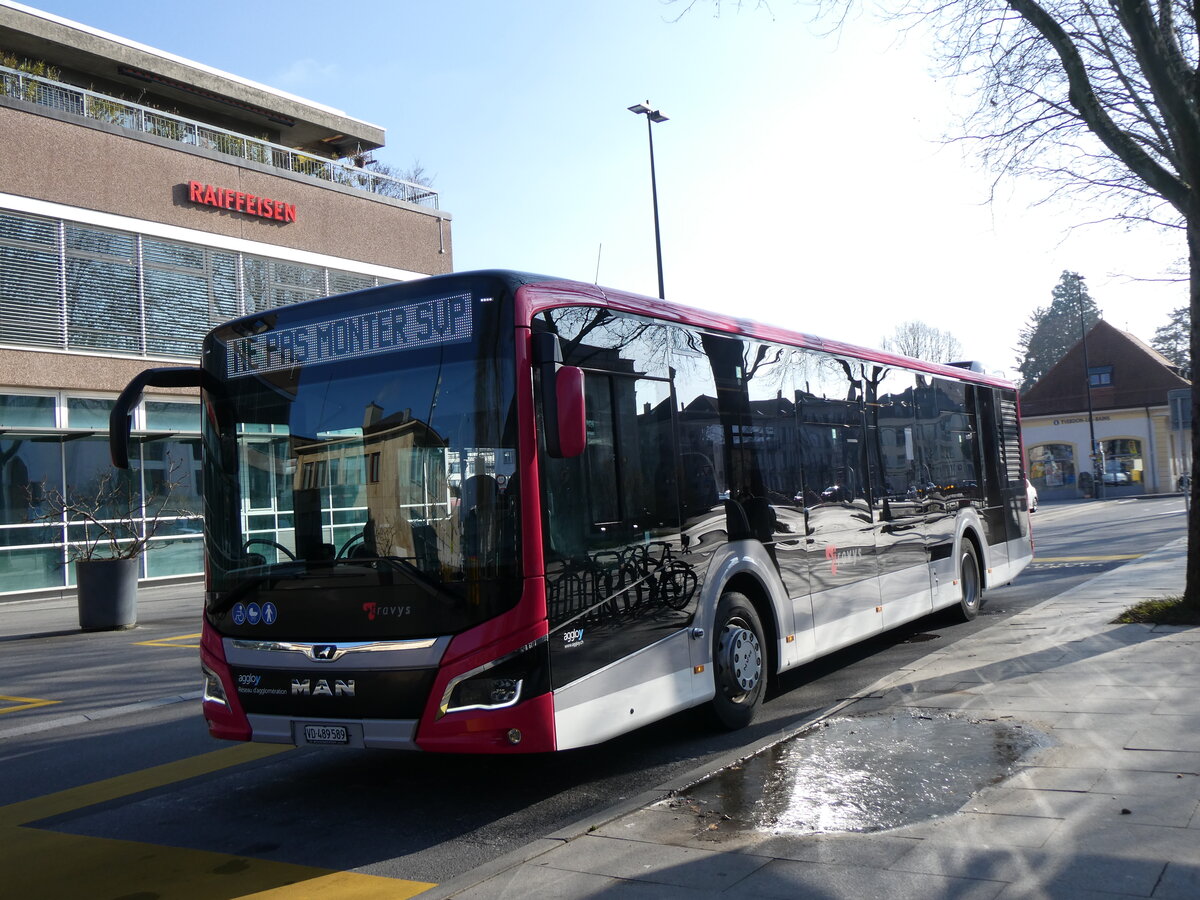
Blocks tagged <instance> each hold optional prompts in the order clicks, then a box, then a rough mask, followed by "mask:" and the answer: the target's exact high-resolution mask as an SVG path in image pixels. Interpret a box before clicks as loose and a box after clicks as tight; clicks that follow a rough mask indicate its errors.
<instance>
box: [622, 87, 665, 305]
mask: <svg viewBox="0 0 1200 900" xmlns="http://www.w3.org/2000/svg"><path fill="white" fill-rule="evenodd" d="M629 111H630V112H631V113H633V114H634V115H638V116H645V117H646V135H647V137H649V138H650V196H651V199H652V200H653V201H654V253H655V255H656V256H657V257H658V299H660V300H662V299H664V298H665V297H666V291H665V290H664V288H663V265H662V235H661V233H660V232H659V229H658V181H657V180H656V179H655V177H654V124H655V123H656V122H665V121H667V117H666V116H664V115H663V114H662V111H661V110H657V109H651V108H650V101H649V100H647V101H646V102H645V103H635V104H634V105H633V106H631V107H629Z"/></svg>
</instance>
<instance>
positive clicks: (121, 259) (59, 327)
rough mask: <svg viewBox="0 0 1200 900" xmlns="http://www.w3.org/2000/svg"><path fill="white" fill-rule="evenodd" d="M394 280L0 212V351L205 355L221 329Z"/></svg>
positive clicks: (21, 214)
mask: <svg viewBox="0 0 1200 900" xmlns="http://www.w3.org/2000/svg"><path fill="white" fill-rule="evenodd" d="M388 281H389V280H388V279H386V278H379V277H376V276H374V275H364V274H362V273H357V272H346V271H342V270H340V269H327V268H325V267H324V266H315V265H308V264H305V263H298V262H289V261H284V260H278V259H272V258H268V257H261V256H251V255H249V254H244V253H237V252H234V251H232V250H219V249H217V248H214V247H206V246H203V245H201V244H190V243H185V242H182V241H168V240H163V239H161V238H154V237H150V236H148V235H139V234H135V233H133V232H127V231H117V230H114V229H109V228H99V227H94V226H91V225H83V224H80V223H76V222H69V221H66V220H63V219H47V218H44V217H41V216H32V215H26V214H24V213H18V212H8V211H0V343H4V344H9V345H16V346H20V347H49V348H56V349H71V350H85V351H89V350H90V351H99V352H117V353H122V354H130V355H136V356H165V357H189V356H199V355H200V342H201V340H202V339H203V337H204V335H205V333H206V332H207V331H208V330H209V329H210V328H212V327H213V326H215V325H218V324H220V323H221V322H225V321H228V320H229V319H233V318H237V317H238V316H241V315H246V314H248V313H254V312H261V311H263V310H266V309H272V308H274V307H277V306H282V305H284V304H287V303H295V302H296V301H299V300H311V299H313V298H315V297H324V296H327V295H329V294H339V293H344V292H346V291H351V290H360V289H362V288H369V287H375V286H377V285H380V284H387V283H388Z"/></svg>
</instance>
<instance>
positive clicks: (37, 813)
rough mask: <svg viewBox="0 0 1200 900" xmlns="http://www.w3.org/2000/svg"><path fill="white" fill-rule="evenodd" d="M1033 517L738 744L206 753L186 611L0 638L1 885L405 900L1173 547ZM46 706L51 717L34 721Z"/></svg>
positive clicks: (702, 738) (1176, 504) (809, 682)
mask: <svg viewBox="0 0 1200 900" xmlns="http://www.w3.org/2000/svg"><path fill="white" fill-rule="evenodd" d="M1033 521H1034V536H1035V541H1036V546H1037V553H1038V559H1037V561H1036V562H1035V563H1034V565H1033V566H1031V567H1030V568H1029V569H1027V570H1026V572H1025V573H1023V574H1022V576H1021V577H1020V578H1018V579H1017V581H1016V582H1015V583H1014V584H1013V585H1010V586H1006V587H1002V588H997V589H994V590H991V591H989V592H988V595H987V602H986V605H985V606H984V609H983V613H982V614H981V615H980V616H979V618H978V619H976V620H975V621H974V622H971V623H966V624H951V623H950V621H949V619H948V618H947V617H945V616H931V617H927V618H925V619H922V620H920V621H918V622H915V623H912V624H911V625H909V626H907V627H904V628H901V629H898V630H897V631H894V632H891V633H889V634H887V635H884V636H882V637H880V638H877V639H875V640H872V641H868V642H866V643H864V644H862V645H859V646H858V647H855V648H852V649H850V650H847V651H843V652H841V653H838V654H836V655H835V656H832V657H829V658H827V659H825V660H821V661H818V662H816V663H813V664H810V665H808V666H805V667H802V668H801V669H800V670H797V671H793V672H790V673H787V674H786V675H785V676H784V677H783V678H782V679H781V683H780V684H779V685H778V686H776V688H775V689H774V690H773V691H772V692H771V694H770V696H769V697H768V700H767V702H766V704H765V705H764V707H763V710H762V715H761V717H760V719H759V720H758V721H756V722H755V724H754V725H753V726H752V727H750V728H748V729H746V730H744V731H740V732H736V733H733V734H728V733H718V732H714V731H713V730H712V729H711V728H710V727H709V725H708V723H707V720H706V719H705V717H704V716H703V715H700V714H697V713H695V712H693V713H686V714H683V715H679V716H675V717H673V718H671V719H669V720H667V721H664V722H660V723H658V724H656V725H653V726H651V727H649V728H645V729H643V730H641V731H639V732H637V733H635V734H631V735H626V736H624V737H621V738H618V739H617V740H614V741H611V742H609V743H607V744H604V745H603V746H600V747H592V748H586V749H583V750H577V751H569V752H564V753H561V754H555V755H551V756H538V757H446V756H431V755H422V754H397V753H390V752H384V751H347V750H313V749H304V750H298V749H287V748H277V747H270V746H264V745H236V744H234V745H230V744H223V743H220V742H215V741H212V740H211V739H210V738H209V737H208V736H207V733H206V731H205V728H204V723H203V722H202V721H201V719H200V717H199V715H198V711H197V703H196V702H195V701H194V699H188V700H187V701H186V702H165V700H170V699H172V698H174V699H178V698H179V697H181V696H187V697H193V696H194V692H195V691H196V690H197V688H198V678H197V667H196V659H195V653H196V651H195V648H194V633H195V631H197V630H198V629H197V628H196V627H195V622H196V620H195V618H194V617H193V615H192V614H190V613H189V614H187V615H185V616H183V617H179V618H174V619H172V618H170V617H165V621H156V622H154V623H153V624H147V625H145V626H143V627H139V628H138V629H137V630H136V631H132V632H117V633H109V634H104V635H87V636H84V635H79V634H74V633H67V634H60V635H57V636H49V637H16V636H10V637H9V638H6V639H0V695H3V696H0V771H3V772H4V778H3V779H2V780H0V866H2V867H3V871H4V872H5V873H6V880H7V881H8V886H10V887H16V888H20V887H22V886H24V887H25V888H27V890H26V893H29V895H31V896H32V895H35V894H36V895H37V896H40V897H56V896H62V897H79V896H89V897H114V898H115V897H127V896H139V897H141V896H143V895H144V896H146V897H147V898H149V897H151V896H179V897H235V896H245V895H247V894H250V893H254V892H255V891H261V890H266V889H268V888H272V887H277V886H279V885H285V884H287V883H289V882H299V883H300V884H298V885H297V886H296V887H294V888H291V889H288V888H283V889H282V890H283V891H284V892H283V893H280V894H278V895H276V894H272V896H296V897H299V896H310V895H311V892H312V888H313V886H314V885H315V884H318V883H319V884H323V885H325V886H327V888H328V889H329V890H331V892H332V893H331V896H332V895H337V894H338V893H345V892H347V891H349V890H351V889H354V890H358V891H362V892H365V893H363V895H364V896H370V895H372V894H371V891H372V890H378V891H380V892H381V893H386V894H387V895H388V896H408V895H411V894H414V893H416V892H418V891H419V890H421V889H422V888H423V887H424V886H425V885H427V884H429V883H439V882H444V881H446V880H447V879H449V878H452V877H454V876H455V875H458V874H460V873H462V872H464V871H467V870H469V869H471V868H473V867H474V866H477V865H479V864H482V863H484V862H486V861H488V860H491V859H493V858H495V857H496V856H499V855H502V854H504V853H507V852H509V851H511V850H515V849H517V848H519V847H521V846H523V845H525V844H526V843H528V842H530V841H532V840H535V839H537V838H539V837H542V836H545V835H548V834H552V833H554V832H555V831H556V830H558V829H562V828H565V827H567V826H569V825H572V824H574V823H577V822H579V821H581V820H583V819H585V818H586V817H587V816H588V815H593V814H597V813H599V812H601V811H603V810H604V809H606V808H608V807H609V806H611V805H612V804H613V803H615V802H617V801H618V800H620V799H622V798H625V797H629V796H632V795H635V794H638V793H640V792H642V791H645V790H648V789H650V788H652V787H654V786H656V785H658V784H661V783H663V782H665V781H668V780H671V779H673V778H676V777H679V776H682V775H684V774H686V773H688V772H691V771H693V770H696V769H697V768H698V767H702V766H705V765H712V764H715V762H716V761H717V760H719V759H721V758H723V757H725V756H726V755H728V754H729V753H731V752H733V751H735V750H738V749H739V748H742V747H747V746H750V745H753V744H755V743H756V742H758V741H760V740H762V739H763V738H765V737H768V736H770V735H772V734H776V733H779V732H780V731H783V730H791V729H793V728H795V727H796V726H797V725H799V724H800V723H802V722H803V721H805V720H806V719H808V718H811V717H813V716H814V715H816V714H818V713H819V712H820V711H821V710H824V709H826V708H828V707H829V706H831V705H833V704H835V703H836V702H838V701H839V700H840V699H843V698H845V697H848V696H852V695H854V694H855V693H856V692H858V691H860V690H862V689H863V688H864V687H866V686H868V685H870V684H872V683H873V682H875V681H876V680H877V679H879V678H880V677H882V676H884V675H886V674H889V673H891V672H893V671H895V670H896V669H897V668H900V667H903V666H904V665H905V664H906V663H908V662H910V661H912V660H914V659H916V658H919V657H920V656H923V655H924V654H926V653H928V652H929V651H930V650H932V649H935V648H937V647H939V646H944V645H946V644H947V643H949V642H953V641H956V640H958V639H960V638H962V637H963V636H965V635H967V634H970V633H974V632H975V631H978V630H979V629H985V628H992V627H996V626H997V625H998V624H999V623H1000V622H1002V621H1003V619H1004V618H1006V617H1008V616H1010V615H1012V614H1014V613H1016V612H1018V611H1020V610H1022V609H1025V608H1028V607H1029V606H1032V605H1035V604H1037V603H1040V602H1041V601H1043V600H1045V599H1047V598H1048V597H1050V596H1053V595H1055V594H1058V593H1060V592H1062V591H1064V590H1067V589H1068V588H1070V587H1072V586H1073V585H1075V584H1078V583H1079V582H1081V581H1083V580H1086V579H1088V578H1091V577H1093V576H1095V575H1096V574H1099V573H1100V572H1101V571H1103V570H1105V569H1107V568H1111V567H1113V566H1117V565H1120V564H1121V563H1122V562H1124V561H1127V560H1128V559H1131V558H1134V557H1136V556H1137V555H1139V554H1142V553H1145V552H1148V551H1150V550H1153V549H1156V548H1158V547H1160V546H1162V545H1164V544H1166V543H1168V542H1170V541H1172V540H1175V539H1177V538H1179V537H1182V536H1183V534H1184V533H1185V517H1184V508H1183V502H1182V499H1180V498H1178V497H1164V498H1154V499H1124V500H1106V501H1095V502H1091V503H1086V504H1084V503H1079V504H1065V505H1045V506H1043V507H1042V509H1041V510H1040V511H1039V512H1037V513H1036V514H1035V515H1034V517H1033ZM0 616H2V617H5V618H8V619H10V620H11V619H13V618H14V617H17V618H20V617H22V616H24V617H25V620H26V621H28V622H29V623H30V627H33V626H34V625H35V624H36V623H38V622H41V621H45V619H44V617H42V616H40V615H39V613H38V610H37V609H36V608H34V606H27V607H21V608H19V609H18V607H17V606H15V605H0ZM143 618H144V620H145V619H146V617H143ZM17 630H20V629H17ZM8 634H10V635H12V629H11V628H10V629H9V630H8ZM150 698H159V699H160V701H162V702H158V703H157V704H151V703H148V702H147V700H149V699H150ZM164 698H165V699H164ZM44 700H54V701H56V702H54V703H46V704H45V705H41V706H37V705H33V704H36V703H38V702H40V701H44ZM114 708H121V710H122V711H121V712H120V713H119V714H115V715H104V712H105V711H106V710H112V709H114ZM85 716H87V717H90V718H85ZM38 729H42V730H38ZM14 873H15V874H14ZM346 873H349V874H346ZM10 876H12V878H15V882H14V881H11V880H10ZM369 876H379V877H382V878H386V879H389V880H388V881H386V882H381V881H375V880H373V879H371V878H370V877H369ZM346 879H349V881H346ZM393 879H394V880H393ZM176 882H178V884H179V885H182V886H179V887H177V889H174V890H163V887H164V885H166V884H175V883H176ZM289 890H291V891H293V893H288V891H289ZM22 895H24V894H23V893H22V891H21V890H17V891H16V892H15V893H14V894H13V896H22Z"/></svg>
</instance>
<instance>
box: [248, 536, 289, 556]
mask: <svg viewBox="0 0 1200 900" xmlns="http://www.w3.org/2000/svg"><path fill="white" fill-rule="evenodd" d="M251 544H266V545H267V546H268V547H274V548H275V549H276V550H282V551H283V554H284V555H285V556H286V557H287V558H288V559H292V560H294V559H295V558H296V554H295V553H293V552H292V551H291V550H289V549H288V548H287V547H285V546H283V544H280V543H277V542H275V541H272V540H268V539H267V538H250V539H249V540H248V541H246V543H244V544H242V552H243V553H245V552H246V551H247V550H249V549H250V545H251Z"/></svg>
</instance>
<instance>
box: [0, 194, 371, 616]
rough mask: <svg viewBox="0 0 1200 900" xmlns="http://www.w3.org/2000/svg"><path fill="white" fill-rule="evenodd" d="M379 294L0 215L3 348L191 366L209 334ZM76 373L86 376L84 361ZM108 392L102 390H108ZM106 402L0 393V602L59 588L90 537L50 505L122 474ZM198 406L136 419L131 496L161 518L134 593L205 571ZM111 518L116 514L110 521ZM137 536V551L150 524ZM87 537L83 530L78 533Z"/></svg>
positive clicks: (59, 223)
mask: <svg viewBox="0 0 1200 900" xmlns="http://www.w3.org/2000/svg"><path fill="white" fill-rule="evenodd" d="M387 282H388V279H385V278H379V277H376V276H374V275H364V274H362V273H360V272H353V271H343V270H339V269H332V268H328V267H325V266H319V265H311V264H306V263H300V262H294V261H290V260H282V259H276V258H272V257H269V256H266V255H254V254H250V253H244V252H237V251H233V250H227V249H222V248H218V247H210V246H205V245H204V244H201V243H189V242H184V241H176V240H168V239H164V238H159V237H154V236H151V235H147V234H139V233H137V232H134V231H123V230H118V229H112V228H104V227H100V226H95V225H89V224H84V223H80V222H75V221H71V220H69V219H61V218H52V217H46V216H39V215H34V214H31V213H25V212H19V211H13V210H3V209H0V346H4V345H6V346H9V347H14V348H32V349H41V350H60V351H74V352H79V353H85V354H96V355H103V356H110V355H121V356H133V357H141V358H146V359H153V358H155V357H162V358H197V357H199V355H200V351H201V344H202V341H203V338H204V335H205V334H207V333H208V331H209V330H211V328H213V327H214V326H216V325H218V324H220V323H222V322H225V321H228V320H230V319H233V318H236V317H238V316H240V315H244V314H248V313H255V312H261V311H263V310H267V309H272V308H274V307H278V306H281V305H283V304H288V303H294V302H297V301H301V300H310V299H314V298H317V297H323V296H327V295H330V294H337V293H343V292H347V291H353V290H358V289H362V288H368V287H374V286H376V285H379V284H383V283H387ZM81 364H82V365H86V362H84V361H83V360H82V359H81ZM106 387H108V386H106ZM113 402H114V397H113V396H112V395H110V396H107V397H105V396H98V395H93V396H87V395H84V394H82V393H76V392H68V391H62V390H56V387H55V386H54V385H47V387H46V388H45V389H37V390H23V391H17V390H10V391H8V392H5V393H0V593H3V594H8V593H16V592H22V591H31V590H45V589H55V588H65V587H70V586H71V585H72V584H73V583H74V567H73V566H72V565H71V564H70V563H71V561H72V559H74V558H75V556H77V555H78V552H79V545H80V542H81V541H84V540H87V539H94V538H95V536H96V533H97V531H98V529H97V527H96V526H94V525H93V526H85V525H83V524H81V523H80V522H79V521H70V520H69V516H67V515H66V514H62V515H59V516H53V515H51V514H48V509H49V507H50V504H49V502H48V501H49V500H50V499H52V497H53V496H54V495H56V494H57V495H58V496H60V497H61V496H71V495H73V494H75V495H80V496H82V497H86V496H88V494H89V491H91V493H92V494H93V495H94V494H95V491H96V490H97V489H98V486H99V485H101V484H102V483H104V482H103V480H104V479H108V480H109V481H110V482H111V481H116V482H121V480H122V479H124V478H126V475H125V474H124V473H117V472H115V470H113V469H112V468H111V465H110V463H109V458H108V443H107V433H108V416H109V412H110V411H111V409H112V406H113ZM199 431H200V405H199V403H197V402H195V401H186V400H183V399H181V400H179V401H165V400H151V401H146V402H145V403H143V405H142V406H141V407H140V408H139V409H138V410H137V413H136V417H135V424H134V440H133V444H132V447H131V463H132V468H131V470H130V475H129V476H128V477H130V478H131V479H132V480H131V481H130V482H129V483H128V485H127V487H128V488H129V489H130V494H129V496H132V497H133V498H135V500H136V501H137V502H139V503H141V502H145V503H147V504H150V505H153V504H154V503H155V501H156V500H157V501H159V502H160V503H161V496H160V494H161V488H162V486H163V484H164V483H165V482H167V481H170V482H172V483H174V485H175V487H174V489H173V490H172V492H171V497H170V499H169V501H168V502H167V503H166V505H165V506H164V507H163V508H162V509H161V511H160V512H159V514H158V515H157V516H155V515H150V516H149V520H150V521H153V520H154V519H155V518H157V519H159V522H158V525H157V531H156V532H155V536H154V537H153V538H152V539H151V541H150V545H149V546H150V551H149V552H147V553H145V554H143V555H142V557H141V560H142V571H141V577H142V578H165V577H172V576H181V575H199V574H200V573H201V572H203V569H204V563H203V538H202V531H203V529H202V527H201V522H202V519H201V509H202V507H201V502H200V498H199V495H198V485H199V477H200V438H199ZM108 514H109V515H113V514H115V511H114V510H111V509H110V510H108ZM132 520H133V521H132V524H133V527H134V529H135V530H136V532H137V534H139V535H141V536H144V535H145V533H146V532H145V529H146V527H147V523H148V518H147V511H146V510H144V509H138V510H136V514H135V515H134V516H133V517H132ZM89 529H90V530H89Z"/></svg>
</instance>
